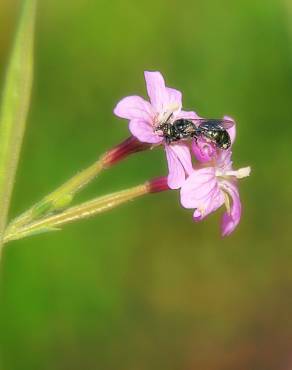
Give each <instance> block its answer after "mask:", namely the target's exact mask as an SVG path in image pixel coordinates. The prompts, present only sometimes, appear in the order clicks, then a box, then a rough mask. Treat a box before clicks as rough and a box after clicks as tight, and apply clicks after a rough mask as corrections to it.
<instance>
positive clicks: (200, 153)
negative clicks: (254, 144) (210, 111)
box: [191, 116, 236, 163]
mask: <svg viewBox="0 0 292 370" xmlns="http://www.w3.org/2000/svg"><path fill="white" fill-rule="evenodd" d="M223 119H224V120H227V121H231V122H234V125H233V126H232V127H230V128H228V129H227V132H228V134H229V136H230V140H231V145H232V144H233V143H234V140H235V135H236V128H235V121H234V119H233V118H231V117H228V116H224V117H223ZM191 148H192V152H193V154H194V156H195V157H196V159H197V160H198V161H199V162H202V163H205V162H210V161H211V160H212V159H214V158H215V157H216V156H217V155H218V153H219V152H221V150H220V149H218V148H216V145H215V144H214V143H211V142H210V141H209V140H207V139H206V138H204V137H203V136H201V137H199V138H198V139H197V140H193V141H192V146H191Z"/></svg>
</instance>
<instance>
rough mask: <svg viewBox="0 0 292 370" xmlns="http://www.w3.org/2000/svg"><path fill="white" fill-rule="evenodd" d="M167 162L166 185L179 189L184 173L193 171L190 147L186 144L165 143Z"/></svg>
mask: <svg viewBox="0 0 292 370" xmlns="http://www.w3.org/2000/svg"><path fill="white" fill-rule="evenodd" d="M165 151H166V158H167V162H168V170H169V174H168V186H169V187H170V188H171V189H179V188H180V187H181V186H182V184H183V183H184V181H185V178H186V174H190V173H191V172H192V171H193V166H192V158H191V153H190V149H189V147H188V146H187V145H186V144H183V143H182V144H173V145H165Z"/></svg>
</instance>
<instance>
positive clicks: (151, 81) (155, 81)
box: [144, 71, 167, 113]
mask: <svg viewBox="0 0 292 370" xmlns="http://www.w3.org/2000/svg"><path fill="white" fill-rule="evenodd" d="M144 76H145V81H146V88H147V93H148V96H149V99H150V102H151V105H152V106H153V108H154V110H155V112H156V113H160V112H162V111H163V106H164V103H165V101H166V96H167V93H166V87H165V82H164V79H163V77H162V74H161V73H160V72H149V71H145V72H144Z"/></svg>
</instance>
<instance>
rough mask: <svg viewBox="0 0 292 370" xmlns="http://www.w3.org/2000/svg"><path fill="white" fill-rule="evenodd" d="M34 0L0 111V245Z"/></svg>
mask: <svg viewBox="0 0 292 370" xmlns="http://www.w3.org/2000/svg"><path fill="white" fill-rule="evenodd" d="M35 11H36V0H24V3H23V9H22V13H21V16H20V21H19V25H18V30H17V33H16V38H15V42H14V46H13V50H12V54H11V59H10V61H9V65H8V69H7V74H6V80H5V84H4V88H3V96H2V105H1V111H0V112H1V113H0V249H1V243H2V242H1V239H2V237H1V235H3V231H4V228H5V226H6V222H7V214H8V211H9V204H10V199H11V194H12V190H13V185H14V180H15V174H16V169H17V164H18V159H19V153H20V149H21V144H22V139H23V135H24V131H25V123H26V118H27V113H28V109H29V103H30V96H31V86H32V76H33V44H34V23H35Z"/></svg>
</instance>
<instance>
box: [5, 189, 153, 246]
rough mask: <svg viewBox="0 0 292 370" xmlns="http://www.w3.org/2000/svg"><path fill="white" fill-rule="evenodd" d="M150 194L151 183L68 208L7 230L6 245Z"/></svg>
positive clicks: (56, 228)
mask: <svg viewBox="0 0 292 370" xmlns="http://www.w3.org/2000/svg"><path fill="white" fill-rule="evenodd" d="M149 192H151V187H150V184H149V183H146V184H143V185H138V186H135V187H133V188H130V189H126V190H122V191H118V192H115V193H112V194H108V195H105V196H102V197H99V198H96V199H94V200H91V201H89V202H85V203H82V204H79V205H77V206H75V207H71V208H68V209H67V210H65V211H63V212H62V213H59V214H55V215H52V216H47V217H45V218H43V219H40V220H37V221H34V222H32V223H30V224H28V225H24V226H23V227H20V228H19V229H13V230H11V229H10V230H8V229H7V231H6V233H5V235H4V243H7V242H9V241H11V240H17V239H22V238H25V237H27V236H31V235H35V234H39V233H42V232H48V231H54V230H58V228H59V227H60V226H63V225H65V224H68V223H71V222H74V221H77V220H81V219H85V218H89V217H92V216H94V215H97V214H99V213H102V212H105V211H108V210H110V209H113V208H115V207H117V206H119V205H120V204H123V203H126V202H128V201H130V200H134V199H136V198H139V197H141V196H142V195H145V194H148V193H149Z"/></svg>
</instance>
